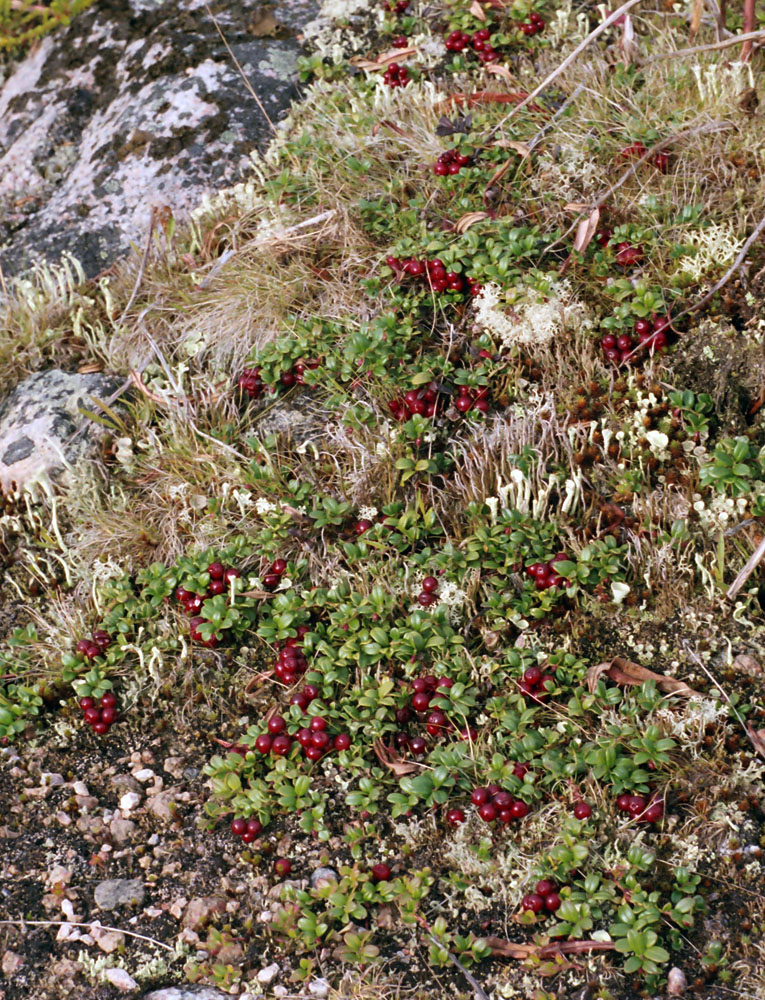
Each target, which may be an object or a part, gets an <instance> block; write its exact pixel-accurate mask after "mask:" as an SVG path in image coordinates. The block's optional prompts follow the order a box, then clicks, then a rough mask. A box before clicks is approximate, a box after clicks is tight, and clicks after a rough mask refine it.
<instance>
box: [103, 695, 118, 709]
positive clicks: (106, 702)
mask: <svg viewBox="0 0 765 1000" xmlns="http://www.w3.org/2000/svg"><path fill="white" fill-rule="evenodd" d="M99 704H100V705H101V708H114V706H115V705H116V704H117V695H116V694H115V693H114V692H113V691H107V692H106V694H102V695H101V700H100V702H99Z"/></svg>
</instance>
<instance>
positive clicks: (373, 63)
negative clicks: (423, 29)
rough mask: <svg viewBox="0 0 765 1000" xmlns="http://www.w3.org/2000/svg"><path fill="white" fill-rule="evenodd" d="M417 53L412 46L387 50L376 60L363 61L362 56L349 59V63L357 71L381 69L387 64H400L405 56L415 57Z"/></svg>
mask: <svg viewBox="0 0 765 1000" xmlns="http://www.w3.org/2000/svg"><path fill="white" fill-rule="evenodd" d="M418 51H419V50H418V49H417V48H416V47H414V46H410V47H409V48H408V49H388V51H387V52H382V53H380V55H379V56H378V57H377V59H365V58H364V57H363V56H356V57H354V58H353V59H350V60H349V62H350V63H351V65H352V66H356V67H357V69H371V70H374V69H382V68H383V67H384V66H387V65H388V63H392V62H400V61H401V60H402V59H406V58H407V56H414V55H416V54H417V52H418Z"/></svg>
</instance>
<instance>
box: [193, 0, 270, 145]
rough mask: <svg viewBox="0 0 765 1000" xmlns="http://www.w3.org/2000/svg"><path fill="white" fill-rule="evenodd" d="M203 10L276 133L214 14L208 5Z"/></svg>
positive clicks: (251, 94)
mask: <svg viewBox="0 0 765 1000" xmlns="http://www.w3.org/2000/svg"><path fill="white" fill-rule="evenodd" d="M205 9H206V11H207V13H208V14H209V15H210V18H211V20H212V23H213V24H214V25H215V30H216V31H217V32H218V34H219V35H220V38H221V41H222V42H223V44H224V45H225V46H226V51H227V52H228V54H229V55H230V56H231V59H232V61H233V63H234V65H235V66H236V68H237V69H238V70H239V75H240V76H241V78H242V79H243V80H244V85H245V87H246V88H247V89H248V90H249V92H250V96H251V97H253V98H254V99H255V102H256V104H257V105H258V107H259V108H260V110H261V112H262V113H263V117H264V118H265V119H266V121H267V122H268V124H269V125H270V126H271V131H272V132H275V131H276V126H275V125H274V123H273V122H272V121H271V119H270V118H269V117H268V112H267V111H266V109H265V108H264V107H263V102H262V101H261V99H260V98H259V97H258V95H257V94H256V93H255V91H254V89H253V86H252V84H251V83H250V81H249V80H248V79H247V76H246V75H245V72H244V70H243V69H242V67H241V65H240V63H239V60H238V59H237V58H236V56H235V55H234V53H233V52H232V51H231V46H230V45H229V44H228V41H227V40H226V36H225V35H224V34H223V32H222V31H221V27H220V25H219V24H218V21H217V19H216V17H215V14H213V12H212V11H211V10H210V5H209V4H208V3H206V4H205Z"/></svg>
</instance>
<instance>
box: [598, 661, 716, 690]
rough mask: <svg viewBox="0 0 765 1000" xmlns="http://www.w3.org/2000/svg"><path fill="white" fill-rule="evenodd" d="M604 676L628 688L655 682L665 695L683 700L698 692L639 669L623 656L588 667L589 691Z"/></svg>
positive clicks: (644, 668) (651, 671) (675, 681)
mask: <svg viewBox="0 0 765 1000" xmlns="http://www.w3.org/2000/svg"><path fill="white" fill-rule="evenodd" d="M604 674H605V675H606V676H607V677H608V678H609V679H610V680H612V681H614V683H615V684H622V685H625V686H630V685H636V684H643V683H645V681H656V686H657V687H658V688H659V690H660V691H665V692H666V693H667V694H680V695H682V696H683V697H684V698H690V697H692V696H693V695H698V691H694V690H693V688H689V687H688V685H687V684H686V683H685V682H684V681H678V680H675V678H674V677H665V676H664V674H657V673H654V671H653V670H649V669H648V668H647V667H641V665H640V664H639V663H633V662H632V660H627V659H625V657H623V656H615V657H614V658H613V660H610V661H609V662H607V663H598V664H597V665H596V666H594V667H590V669H589V670H588V671H587V687H588V688H589V689H590V691H594V690H595V688H596V687H597V685H598V681H599V680H600V678H601V677H602V676H603V675H604Z"/></svg>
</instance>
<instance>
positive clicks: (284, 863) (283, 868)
mask: <svg viewBox="0 0 765 1000" xmlns="http://www.w3.org/2000/svg"><path fill="white" fill-rule="evenodd" d="M274 871H275V872H276V874H277V875H278V876H279V877H280V878H286V877H287V876H288V875H289V873H290V872H291V871H292V863H291V862H290V861H288V860H287V858H279V859H278V860H277V861H275V862H274Z"/></svg>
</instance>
